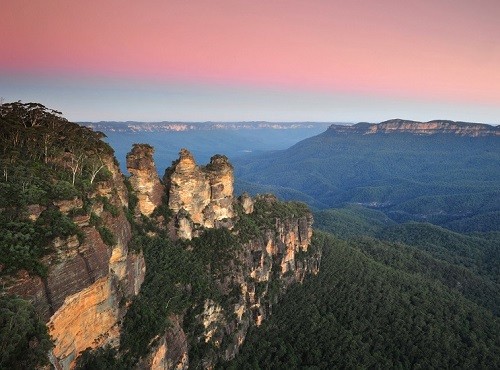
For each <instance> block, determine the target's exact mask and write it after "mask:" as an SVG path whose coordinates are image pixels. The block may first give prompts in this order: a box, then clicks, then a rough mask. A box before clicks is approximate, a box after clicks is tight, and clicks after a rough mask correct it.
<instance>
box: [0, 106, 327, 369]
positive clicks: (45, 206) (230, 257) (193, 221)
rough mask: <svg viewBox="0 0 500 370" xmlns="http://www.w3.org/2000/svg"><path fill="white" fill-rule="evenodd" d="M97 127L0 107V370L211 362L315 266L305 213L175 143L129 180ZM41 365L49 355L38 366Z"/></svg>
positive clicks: (40, 110)
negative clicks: (175, 148)
mask: <svg viewBox="0 0 500 370" xmlns="http://www.w3.org/2000/svg"><path fill="white" fill-rule="evenodd" d="M103 137H104V135H103V134H102V133H99V132H94V131H92V130H91V129H89V128H87V127H83V126H79V125H77V124H75V123H71V122H68V121H67V120H66V119H64V118H63V117H62V116H61V114H60V113H59V112H57V111H55V110H51V109H48V108H46V107H45V106H43V105H41V104H38V103H21V102H15V103H6V104H2V105H1V106H0V140H1V143H2V146H1V148H0V165H1V169H2V176H1V177H0V285H1V287H2V288H1V290H0V368H1V369H33V368H38V367H41V366H50V365H51V366H52V367H54V368H57V369H72V368H75V366H76V367H77V368H81V369H92V370H95V369H144V368H153V369H154V368H159V367H161V368H178V369H186V368H188V367H192V368H212V367H213V366H214V365H215V364H216V363H217V362H219V361H222V360H224V361H227V360H229V359H231V358H233V357H234V356H235V354H236V353H237V352H238V349H239V347H240V346H241V345H242V343H243V342H244V340H245V337H246V334H247V331H248V330H249V328H250V327H251V326H254V325H260V324H261V323H262V322H264V321H265V320H266V319H267V318H268V317H269V316H270V315H271V313H272V308H273V307H274V306H275V305H276V304H277V302H278V301H279V299H280V298H281V297H282V296H283V295H284V294H286V291H287V289H288V288H289V287H290V286H292V285H293V284H296V283H300V282H302V281H303V280H304V279H306V277H307V276H308V275H310V274H316V273H317V272H318V269H319V263H320V258H321V249H320V248H319V246H317V245H314V244H312V215H311V212H310V210H309V209H308V207H307V206H306V205H305V204H303V203H297V202H287V203H284V202H281V201H279V200H278V199H277V198H276V197H274V196H272V195H262V196H259V197H255V198H251V197H250V196H249V195H248V194H243V195H241V197H237V196H236V195H235V194H234V192H233V183H234V175H233V167H232V165H231V163H230V162H229V160H228V158H227V157H226V156H224V155H213V156H212V158H211V159H210V162H209V163H208V164H206V165H205V166H199V165H198V164H197V163H196V162H195V160H194V157H193V155H192V154H191V153H190V152H189V151H188V150H187V149H182V150H181V151H180V153H179V158H178V159H177V160H176V161H174V162H173V163H172V165H171V166H170V167H169V168H167V169H163V170H164V171H162V172H164V173H165V175H164V176H163V178H162V179H161V180H160V178H159V176H158V171H157V169H156V166H155V163H154V161H153V154H154V148H153V147H152V146H150V145H148V144H135V145H133V147H132V150H131V151H130V152H129V153H128V155H127V160H126V164H127V169H128V172H129V173H130V176H129V177H125V176H124V175H123V174H122V172H121V171H120V169H119V166H118V163H117V161H116V158H115V157H114V155H113V150H112V148H111V147H110V146H109V145H108V144H106V143H105V142H104V141H103V140H102V139H103ZM49 362H50V365H49Z"/></svg>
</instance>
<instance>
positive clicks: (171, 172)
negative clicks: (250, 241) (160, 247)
mask: <svg viewBox="0 0 500 370" xmlns="http://www.w3.org/2000/svg"><path fill="white" fill-rule="evenodd" d="M179 155H180V157H179V159H178V160H177V161H175V162H174V163H173V165H172V167H170V168H168V169H167V170H166V171H165V176H164V178H163V181H164V183H165V184H166V187H167V192H168V207H169V208H170V209H171V210H172V211H173V212H174V213H175V214H176V215H177V229H178V230H179V231H178V236H179V237H181V238H184V239H191V237H192V235H193V229H194V228H195V227H196V226H203V227H208V228H213V227H220V226H226V227H231V221H230V220H231V219H232V218H233V217H234V210H233V183H234V175H233V167H232V166H231V164H230V163H229V162H228V160H227V157H225V156H221V155H216V156H213V157H212V158H211V160H210V163H209V164H208V165H207V166H205V167H199V166H198V165H197V164H196V162H195V160H194V157H193V155H192V154H191V153H190V152H189V151H188V150H186V149H182V150H181V152H180V153H179ZM187 215H189V217H187Z"/></svg>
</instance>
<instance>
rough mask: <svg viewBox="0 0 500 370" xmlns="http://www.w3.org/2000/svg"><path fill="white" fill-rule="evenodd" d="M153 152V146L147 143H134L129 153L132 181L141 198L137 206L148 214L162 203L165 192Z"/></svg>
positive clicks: (128, 161)
mask: <svg viewBox="0 0 500 370" xmlns="http://www.w3.org/2000/svg"><path fill="white" fill-rule="evenodd" d="M153 153H154V149H153V147H151V146H149V145H147V144H134V146H133V148H132V151H131V152H130V153H128V154H127V170H128V172H130V174H131V176H130V183H131V185H132V188H133V189H134V190H135V191H136V195H137V198H138V200H139V201H138V204H137V207H138V209H139V212H140V213H142V214H143V215H146V216H149V215H150V214H151V213H153V211H154V210H155V208H156V207H158V206H159V205H160V204H161V200H162V196H163V192H164V188H163V185H162V184H161V183H160V179H159V177H158V173H157V172H156V166H155V163H154V160H153Z"/></svg>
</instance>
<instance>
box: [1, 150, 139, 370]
mask: <svg viewBox="0 0 500 370" xmlns="http://www.w3.org/2000/svg"><path fill="white" fill-rule="evenodd" d="M104 162H105V163H106V164H107V168H108V170H109V171H110V172H111V178H110V179H109V180H107V181H103V182H101V183H99V184H96V190H95V192H94V193H93V194H90V197H91V198H94V199H95V201H94V202H93V204H92V206H91V207H90V211H91V212H93V213H94V214H95V215H96V216H98V217H100V219H101V222H102V226H103V227H106V228H107V229H108V230H109V231H110V232H111V233H112V234H113V235H114V238H115V240H116V243H115V245H113V246H112V247H111V246H108V245H106V244H105V243H104V242H103V240H102V237H101V235H100V233H99V232H98V231H97V228H96V226H93V225H91V224H90V223H89V217H88V216H81V215H75V216H73V217H72V218H73V221H74V222H75V223H77V225H79V226H80V230H81V232H82V233H83V235H84V238H83V240H81V241H80V240H79V238H77V237H76V235H75V236H71V237H68V238H67V239H60V238H56V239H55V240H54V241H53V248H54V250H55V253H54V254H51V255H49V256H47V257H46V258H45V261H44V262H45V264H46V265H47V266H49V269H48V273H47V276H46V277H44V278H41V277H38V276H30V275H28V274H27V273H25V272H21V273H19V274H18V276H17V278H16V279H15V280H13V281H7V282H3V283H4V284H5V286H6V288H7V291H8V293H10V294H16V295H19V296H21V297H24V298H26V299H29V300H31V301H32V302H33V304H34V306H35V308H36V309H37V312H38V313H39V314H40V316H41V318H42V319H44V320H45V322H47V326H48V328H49V334H50V335H51V337H52V339H53V340H54V344H55V347H54V349H53V351H52V353H51V355H50V356H49V357H50V359H51V361H52V365H53V366H54V367H55V368H57V369H70V368H72V367H73V366H74V363H75V360H76V358H77V356H78V355H79V353H80V352H82V351H84V350H85V349H87V348H96V347H99V346H101V345H104V344H112V345H116V343H117V341H118V340H119V336H120V332H119V323H120V321H121V319H122V318H123V316H124V314H125V312H126V307H125V305H123V304H122V305H121V304H120V302H126V301H127V300H128V299H130V298H131V297H132V296H133V295H135V294H137V293H138V292H139V289H140V286H141V284H142V282H143V279H144V274H145V264H144V258H143V256H142V254H140V253H139V254H134V253H130V252H129V250H128V244H129V241H130V238H131V228H130V224H129V222H128V221H127V219H126V217H125V214H124V212H123V210H122V207H123V206H127V198H128V197H127V191H126V187H125V184H124V183H123V177H122V174H121V172H120V170H119V169H118V167H117V165H116V164H115V161H114V160H113V158H105V159H104ZM104 198H105V199H106V200H105V202H107V203H108V204H110V205H111V206H113V207H114V209H116V210H117V212H116V213H115V215H112V214H111V213H110V212H109V211H107V210H105V209H104V207H103V203H102V201H99V199H104ZM55 206H56V207H58V209H59V210H60V211H61V212H63V213H65V214H70V215H71V211H74V210H80V209H81V208H82V207H83V202H82V199H79V198H75V199H73V200H68V201H60V202H57V203H55ZM28 209H35V211H36V212H35V214H34V215H33V217H38V215H39V211H40V210H39V209H38V208H37V207H28ZM80 213H81V212H80ZM76 214H78V212H77V213H76Z"/></svg>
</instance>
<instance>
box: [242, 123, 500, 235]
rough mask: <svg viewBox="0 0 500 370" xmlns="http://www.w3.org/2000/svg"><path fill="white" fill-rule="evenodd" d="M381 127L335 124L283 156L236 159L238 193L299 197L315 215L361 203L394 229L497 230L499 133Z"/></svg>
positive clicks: (459, 126) (461, 127)
mask: <svg viewBox="0 0 500 370" xmlns="http://www.w3.org/2000/svg"><path fill="white" fill-rule="evenodd" d="M390 122H392V121H390ZM403 122H406V121H403ZM380 125H382V126H380V127H382V128H379V129H378V130H376V129H374V127H375V128H376V127H378V126H377V125H371V124H358V125H355V126H335V125H334V126H331V127H330V128H329V129H328V130H327V131H325V132H324V133H322V134H320V135H317V136H314V137H312V138H309V139H306V140H303V141H301V142H299V143H297V144H296V145H294V146H292V147H290V148H289V149H286V150H283V151H278V152H274V153H269V154H266V155H260V156H251V157H246V158H240V159H239V160H237V161H236V164H235V167H236V170H237V174H238V178H239V179H240V180H241V181H244V182H245V183H244V184H241V185H238V186H239V187H240V188H241V189H245V188H248V189H249V191H259V189H260V188H266V189H272V188H276V189H277V191H278V193H280V194H282V195H284V196H286V197H289V196H294V194H296V193H297V192H300V193H302V194H303V195H302V199H304V200H305V201H308V199H311V198H312V200H313V201H311V202H309V204H311V205H312V206H315V207H317V208H329V207H339V206H341V205H343V204H345V203H351V204H353V203H354V204H361V205H365V206H368V207H371V208H375V209H379V210H381V211H383V212H384V213H385V214H386V215H387V216H389V217H390V218H391V219H393V220H395V221H398V222H401V221H408V220H415V221H428V222H431V223H436V224H439V225H442V226H445V227H448V228H451V229H453V230H456V231H467V232H469V231H491V230H500V218H499V217H500V213H499V212H500V138H499V136H498V132H499V130H498V128H496V127H493V126H488V125H476V124H465V123H456V124H455V126H453V125H450V124H449V122H448V121H437V122H434V123H432V125H431V128H430V129H429V125H427V126H425V125H424V126H422V125H421V124H417V123H413V124H412V123H411V122H410V123H408V122H406V123H404V124H402V123H401V122H399V121H397V122H396V123H392V124H388V123H384V124H380ZM412 125H414V129H413V131H412V130H411V127H413V126H412ZM388 127H389V128H391V129H390V130H389V129H388ZM408 127H410V128H408ZM425 127H427V131H426V130H425V129H424V128H425ZM432 127H437V129H432ZM453 127H455V129H453ZM477 127H479V128H477ZM477 132H479V133H477ZM248 184H250V186H248Z"/></svg>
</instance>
